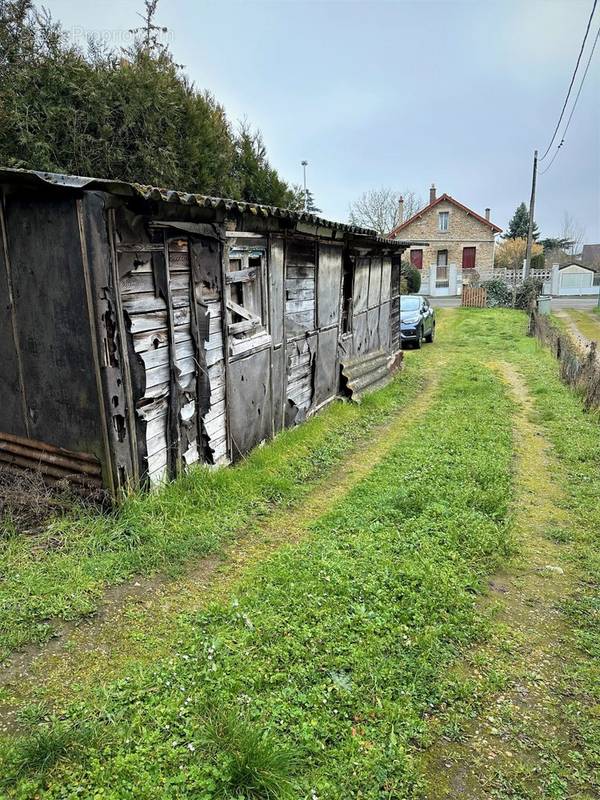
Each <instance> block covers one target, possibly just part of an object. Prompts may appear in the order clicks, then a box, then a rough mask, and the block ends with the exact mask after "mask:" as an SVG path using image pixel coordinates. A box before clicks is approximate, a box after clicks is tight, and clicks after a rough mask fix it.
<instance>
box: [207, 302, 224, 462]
mask: <svg viewBox="0 0 600 800" xmlns="http://www.w3.org/2000/svg"><path fill="white" fill-rule="evenodd" d="M202 299H203V302H204V303H205V304H206V307H207V309H208V315H209V337H208V339H206V340H205V349H206V365H207V368H208V379H209V385H210V408H209V410H208V412H207V413H206V415H205V416H204V428H205V430H206V435H207V437H208V447H209V448H210V449H211V451H212V459H213V463H214V464H227V463H228V460H229V459H228V456H227V418H226V413H225V347H224V341H223V315H222V304H221V293H220V291H219V290H218V289H217V288H215V287H209V286H204V287H203V288H202Z"/></svg>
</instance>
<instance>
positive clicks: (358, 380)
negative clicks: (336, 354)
mask: <svg viewBox="0 0 600 800" xmlns="http://www.w3.org/2000/svg"><path fill="white" fill-rule="evenodd" d="M401 360H402V355H401V354H400V355H399V356H396V357H395V358H390V355H389V353H387V352H386V351H385V350H376V351H375V352H373V353H368V355H366V356H361V357H360V358H352V359H346V360H345V361H342V377H343V378H344V380H345V386H346V389H347V391H348V394H349V395H350V397H351V399H352V400H359V399H360V398H361V397H362V396H363V395H364V394H367V393H368V392H373V391H375V389H381V388H382V387H383V386H385V385H386V383H388V382H389V381H390V379H391V377H392V375H393V374H394V372H396V371H397V370H398V369H399V367H400V363H401Z"/></svg>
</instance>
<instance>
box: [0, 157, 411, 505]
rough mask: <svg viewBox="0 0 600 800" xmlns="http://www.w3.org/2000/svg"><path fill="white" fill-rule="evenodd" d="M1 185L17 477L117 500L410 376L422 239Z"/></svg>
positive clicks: (122, 186) (1, 365)
mask: <svg viewBox="0 0 600 800" xmlns="http://www.w3.org/2000/svg"><path fill="white" fill-rule="evenodd" d="M0 190H1V193H2V195H1V200H2V203H1V214H0V228H1V237H2V241H1V243H0V244H1V246H0V302H1V313H0V390H1V399H2V402H1V403H0V462H2V463H4V464H5V465H10V467H11V468H32V467H34V468H39V469H42V471H43V472H44V474H45V475H46V476H47V477H48V478H49V479H50V480H53V479H58V480H59V479H62V478H65V477H68V478H69V479H70V480H72V481H74V482H75V483H78V484H80V485H83V486H103V487H106V488H107V489H108V490H109V491H110V492H111V493H112V494H114V495H117V494H118V493H119V490H120V489H122V488H125V487H128V486H137V485H152V484H157V483H159V482H161V481H163V480H165V479H167V478H171V477H174V476H176V475H177V474H178V473H179V472H180V471H181V470H182V469H185V468H186V467H188V466H190V465H192V464H194V463H197V462H202V463H208V464H225V463H228V462H229V461H233V460H236V459H238V458H239V457H240V456H242V455H243V454H244V453H246V452H248V451H249V450H250V449H251V448H252V447H254V446H255V445H257V444H258V443H260V442H261V441H263V440H266V439H269V438H271V437H273V436H274V435H275V434H276V433H277V432H278V431H281V430H282V429H283V428H285V427H286V426H290V425H294V424H296V423H298V422H301V421H302V420H303V419H304V418H305V417H306V416H307V415H310V414H311V413H313V412H314V411H316V410H318V409H319V408H321V407H323V406H324V405H325V404H327V403H328V402H330V401H331V400H332V399H334V398H335V397H337V396H339V395H340V394H346V395H354V396H355V397H356V396H359V395H360V394H361V393H362V392H364V391H368V390H370V389H372V388H375V387H377V386H379V385H382V384H383V383H384V382H385V381H386V380H387V379H388V377H389V375H390V373H391V371H393V368H394V366H395V365H397V363H398V357H397V352H398V350H399V349H400V341H399V324H398V316H399V298H398V295H399V274H398V270H399V255H400V253H401V252H402V251H403V250H404V249H405V248H406V247H407V246H408V244H409V243H408V242H401V241H397V240H387V239H383V238H381V237H379V236H377V235H376V234H375V233H374V232H373V231H370V230H368V229H362V228H357V227H354V226H350V225H346V224H342V223H335V222H330V221H327V220H324V219H321V218H319V217H317V216H315V215H313V214H309V213H304V212H292V211H286V210H283V209H278V208H271V207H266V206H260V205H256V204H252V203H243V202H237V201H233V200H225V199H220V198H213V197H206V196H203V195H197V194H186V193H182V192H176V191H166V190H162V189H157V188H152V187H147V186H140V185H137V184H129V183H123V182H118V181H106V180H99V179H91V178H79V177H73V176H64V175H56V174H47V173H37V172H30V171H19V170H0ZM393 263H394V264H395V265H396V266H395V267H393Z"/></svg>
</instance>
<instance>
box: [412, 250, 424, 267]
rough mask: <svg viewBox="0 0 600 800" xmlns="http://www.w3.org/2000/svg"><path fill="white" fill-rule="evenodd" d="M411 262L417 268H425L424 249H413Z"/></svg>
mask: <svg viewBox="0 0 600 800" xmlns="http://www.w3.org/2000/svg"><path fill="white" fill-rule="evenodd" d="M410 263H411V264H412V265H413V267H415V268H416V269H423V251H422V250H411V251H410Z"/></svg>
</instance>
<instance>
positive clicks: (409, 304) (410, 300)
mask: <svg viewBox="0 0 600 800" xmlns="http://www.w3.org/2000/svg"><path fill="white" fill-rule="evenodd" d="M420 307H421V298H420V297H401V298H400V308H401V309H402V311H418V310H419V308H420Z"/></svg>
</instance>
